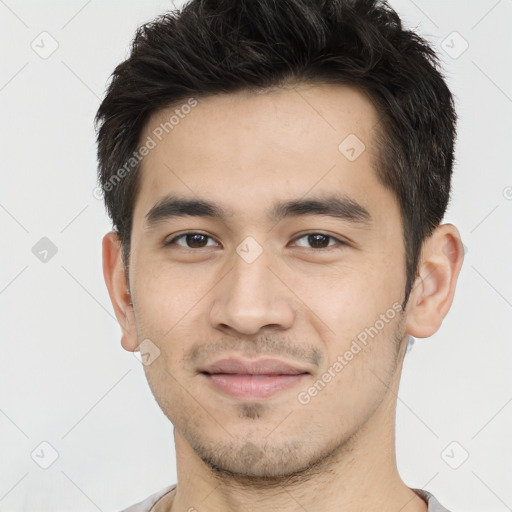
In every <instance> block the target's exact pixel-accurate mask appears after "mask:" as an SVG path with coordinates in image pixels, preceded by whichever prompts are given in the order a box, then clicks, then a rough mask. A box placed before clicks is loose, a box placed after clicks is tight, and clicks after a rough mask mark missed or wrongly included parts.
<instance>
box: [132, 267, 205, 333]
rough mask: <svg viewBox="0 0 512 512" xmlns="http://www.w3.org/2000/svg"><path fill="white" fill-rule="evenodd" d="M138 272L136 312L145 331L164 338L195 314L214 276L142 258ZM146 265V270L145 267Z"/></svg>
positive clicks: (142, 329) (136, 279)
mask: <svg viewBox="0 0 512 512" xmlns="http://www.w3.org/2000/svg"><path fill="white" fill-rule="evenodd" d="M138 268H139V269H140V270H141V271H139V272H138V274H137V275H136V276H135V286H136V288H137V314H138V322H139V325H140V326H141V331H142V333H143V334H144V333H146V334H148V335H149V334H150V333H151V334H152V335H153V336H156V337H158V338H163V339H165V338H166V337H168V336H172V334H173V333H174V331H175V330H176V329H178V328H179V326H180V324H182V323H186V321H187V319H188V318H190V317H191V316H193V314H194V308H196V307H198V306H199V307H200V304H201V299H202V298H204V297H205V295H207V293H208V290H209V289H210V288H211V287H212V284H213V276H211V275H210V276H208V275H206V274H205V273H204V272H202V273H201V272H191V271H190V270H189V271H186V272H185V271H184V269H183V266H180V267H178V266H177V265H172V264H170V263H169V262H162V261H159V262H150V261H148V262H147V263H146V264H144V263H143V262H142V261H141V262H140V263H139V267H138ZM142 269H143V270H142Z"/></svg>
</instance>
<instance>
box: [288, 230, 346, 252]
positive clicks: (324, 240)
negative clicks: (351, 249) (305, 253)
mask: <svg viewBox="0 0 512 512" xmlns="http://www.w3.org/2000/svg"><path fill="white" fill-rule="evenodd" d="M303 238H304V239H306V242H307V244H309V245H310V247H309V248H310V249H327V248H329V247H333V246H335V245H336V243H338V244H341V245H346V244H345V243H344V242H342V241H341V240H339V239H338V238H335V237H333V236H330V235H325V234H323V233H308V234H306V235H302V236H301V237H299V238H297V239H296V240H301V239H303ZM330 241H334V243H332V244H330V243H329V242H330ZM298 245H299V247H306V248H308V247H307V246H305V245H301V244H298Z"/></svg>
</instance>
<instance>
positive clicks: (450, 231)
mask: <svg viewBox="0 0 512 512" xmlns="http://www.w3.org/2000/svg"><path fill="white" fill-rule="evenodd" d="M463 259H464V248H463V245H462V241H461V238H460V234H459V231H458V229H457V228H456V227H455V226H453V225H452V224H442V225H441V226H438V227H437V228H436V229H435V230H434V232H433V233H432V235H431V236H430V237H429V238H428V239H427V240H425V242H424V244H423V248H422V252H421V257H420V263H419V268H418V275H417V278H416V281H415V283H414V287H413V290H412V291H411V297H410V300H409V304H410V306H409V308H408V313H407V321H406V331H407V333H408V334H409V335H411V336H414V337H415V338H427V337H429V336H432V335H433V334H434V333H435V332H436V331H437V330H438V329H439V328H440V327H441V324H442V322H443V319H444V317H445V316H446V314H447V313H448V311H449V310H450V307H451V304H452V302H453V297H454V295H455V288H456V285H457V278H458V276H459V272H460V269H461V267H462V263H463Z"/></svg>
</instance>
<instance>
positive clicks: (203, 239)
mask: <svg viewBox="0 0 512 512" xmlns="http://www.w3.org/2000/svg"><path fill="white" fill-rule="evenodd" d="M182 239H183V240H184V243H178V240H182ZM208 239H210V240H212V241H213V239H212V237H210V236H208V235H205V234H203V233H183V234H181V235H178V236H176V237H174V238H172V239H171V240H169V241H168V242H166V244H165V245H166V246H169V245H179V246H180V247H184V248H185V249H202V248H204V247H207V246H208V244H207V242H208ZM213 245H215V243H214V244H213ZM210 246H211V244H210Z"/></svg>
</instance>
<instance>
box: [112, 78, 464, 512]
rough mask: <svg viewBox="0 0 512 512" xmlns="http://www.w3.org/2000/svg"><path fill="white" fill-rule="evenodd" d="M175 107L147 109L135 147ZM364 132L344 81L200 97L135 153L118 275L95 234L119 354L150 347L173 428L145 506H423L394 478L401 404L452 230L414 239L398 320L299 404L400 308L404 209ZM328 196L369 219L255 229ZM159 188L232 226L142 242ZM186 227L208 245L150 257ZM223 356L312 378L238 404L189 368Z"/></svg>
mask: <svg viewBox="0 0 512 512" xmlns="http://www.w3.org/2000/svg"><path fill="white" fill-rule="evenodd" d="M174 108H175V107H173V108H172V109H167V110H163V111H159V112H157V113H155V114H154V115H153V116H152V117H151V118H150V120H149V121H148V123H147V125H146V128H145V131H144V133H143V134H142V135H141V141H142V140H145V139H146V137H147V136H148V135H151V133H152V130H153V129H154V128H155V127H157V126H158V125H159V124H160V123H161V122H163V121H165V120H167V119H168V118H169V116H170V115H171V113H172V111H173V110H174ZM377 124H378V116H377V112H376V110H375V109H374V107H373V105H372V103H371V101H370V100H369V99H368V98H367V96H365V95H364V94H363V93H361V92H359V91H357V90H355V89H353V88H350V87H346V86H335V85H316V86H312V85H306V84H301V85H300V86H296V87H294V88H291V87H290V88H281V89H277V90H273V91H266V92H265V93H260V94H256V93H250V92H237V93H234V94H223V95H218V96H215V97H208V98H203V99H201V101H200V102H199V105H198V106H196V107H195V108H194V109H193V110H192V111H191V113H190V114H188V115H187V116H185V117H184V118H183V119H181V120H180V122H179V124H178V125H177V126H175V127H174V129H173V130H172V131H170V132H169V134H168V135H167V136H165V137H164V138H163V139H162V141H161V142H159V143H158V144H157V146H156V147H155V148H154V149H152V150H151V151H150V152H149V154H148V155H147V156H146V157H145V159H144V162H143V174H142V180H141V189H140V191H139V194H138V196H137V199H136V204H135V209H134V222H133V230H132V247H131V260H130V266H129V276H128V277H129V280H128V279H127V276H126V275H125V272H124V269H123V262H122V259H121V252H120V244H119V240H118V239H117V236H116V235H115V233H113V232H111V233H108V234H107V235H105V237H104V239H103V266H104V276H105V281H106V284H107V288H108V291H109V294H110V298H111V300H112V304H113V307H114V310H115V313H116V316H117V319H118V321H119V324H120V326H121V329H122V339H121V343H122V346H123V347H124V348H125V349H126V350H128V351H135V350H137V349H138V346H139V344H140V343H141V342H142V341H143V340H145V339H150V340H151V342H152V343H154V344H155V345H156V346H157V347H158V348H159V350H160V356H159V357H157V358H156V359H155V360H154V361H153V362H152V363H151V364H149V365H147V366H144V370H145V372H146V376H147V379H148V382H149V385H150V387H151V390H152V392H153V393H154V396H155V398H156V400H157V402H158V404H159V405H160V407H161V409H162V411H163V412H164V414H165V415H166V416H167V417H168V418H169V420H170V421H171V422H172V423H173V425H174V440H175V446H176V457H177V473H178V486H177V490H176V491H175V492H173V493H171V494H170V495H168V496H166V497H165V498H164V499H163V500H161V501H160V502H159V504H158V505H157V508H156V510H157V511H171V510H172V511H173V512H177V511H188V510H190V509H191V507H194V508H195V509H196V510H198V511H200V512H207V511H226V512H228V511H229V512H231V511H233V512H234V511H242V510H247V509H250V510H251V511H255V512H259V511H268V510H280V511H299V510H300V511H303V510H307V511H308V512H315V511H322V512H326V511H333V512H334V511H339V510H343V511H345V512H356V511H363V510H364V511H366V512H368V511H377V510H379V511H380V510H382V504H383V503H385V504H386V505H385V508H386V510H389V511H396V512H399V511H400V512H420V511H421V512H425V511H426V510H427V504H426V503H425V502H424V501H423V499H421V498H420V497H419V496H417V495H416V494H415V493H414V492H413V491H412V490H411V489H410V488H409V487H407V486H406V485H405V483H404V482H403V481H402V480H401V478H400V475H399V473H398V471H397V466H396V456H395V443H394V436H395V411H396V400H397V392H398V386H399V381H400V375H401V370H402V362H403V357H404V354H405V348H406V342H407V339H408V337H409V335H411V336H414V337H417V338H424V337H428V336H431V335H433V334H434V333H435V332H436V331H437V330H438V329H439V327H440V326H441V323H442V320H443V318H444V317H445V315H446V314H447V313H448V310H449V309H450V306H451V304H452V300H453V297H454V293H455V287H456V281H457V277H458V275H459V271H460V268H461V266H462V260H463V250H462V243H461V240H460V235H459V232H458V230H457V228H456V227H455V226H453V225H451V224H443V225H441V226H439V227H438V228H437V229H436V230H435V231H434V233H433V234H432V236H431V237H430V238H429V239H427V240H426V241H425V243H424V245H423V249H422V253H421V259H420V266H419V270H418V277H417V279H416V281H415V284H414V288H413V291H412V293H411V296H410V298H409V302H408V304H407V308H406V310H405V311H402V312H400V313H399V314H396V315H395V316H394V318H392V319H389V318H388V322H386V323H385V325H384V327H383V328H382V329H380V330H379V332H378V334H377V335H375V336H374V337H373V338H371V339H370V341H369V342H368V345H367V346H366V347H365V349H364V350H361V351H360V352H359V353H357V354H356V355H354V356H353V358H352V359H351V360H350V361H348V362H347V364H346V365H344V366H343V369H342V370H341V371H338V372H337V373H336V376H335V377H334V378H332V379H331V381H330V382H329V383H328V384H327V385H326V386H325V387H324V388H323V389H322V390H321V391H320V392H318V393H317V394H316V396H314V397H312V398H311V400H310V401H309V403H307V404H303V403H300V401H299V400H298V398H297V397H298V394H299V393H300V392H301V391H304V390H308V388H310V387H311V386H312V384H313V383H314V382H315V381H317V380H318V379H319V378H321V377H322V375H324V374H325V373H326V372H328V369H329V367H332V365H333V363H334V362H335V361H336V360H337V357H338V356H339V355H343V354H345V353H346V351H347V350H349V348H350V346H351V343H352V341H353V340H354V339H356V336H357V335H358V334H359V333H361V332H362V331H364V329H365V328H367V327H369V326H373V325H374V324H375V323H376V320H378V319H379V315H381V314H385V315H386V312H387V311H389V309H390V308H392V305H393V304H394V303H398V304H401V303H402V301H403V299H404V289H405V279H406V276H405V247H404V243H403V238H402V237H403V235H402V224H401V219H400V211H399V205H398V202H397V200H396V198H395V197H394V195H393V194H392V192H391V191H390V190H388V189H386V188H384V187H383V186H382V185H381V184H380V182H379V181H378V180H377V177H376V174H375V171H374V168H373V166H374V165H377V156H376V149H375V148H374V146H373V142H372V141H373V136H374V130H375V129H376V126H377ZM351 133H355V134H356V135H357V137H359V139H361V140H362V141H363V142H364V144H365V146H366V149H365V151H363V152H362V153H361V155H360V156H359V157H358V158H357V159H355V160H354V161H350V160H349V159H347V158H346V157H345V156H344V155H343V154H342V153H341V152H340V151H339V150H338V146H339V144H340V143H341V142H342V141H343V139H344V138H345V137H346V136H347V135H348V134H351ZM333 191H340V192H343V193H345V194H346V195H348V196H349V197H351V198H352V199H354V200H355V201H357V202H358V203H360V204H361V205H363V206H364V207H365V208H366V209H367V210H368V211H369V212H370V214H371V216H372V219H373V221H372V224H371V225H364V226H361V225H355V224H353V223H349V222H348V221H346V220H343V219H337V218H332V217H327V216H324V215H310V216H296V217H290V218H287V219H283V220H281V221H279V222H277V223H276V222H271V221H269V220H268V219H267V217H266V213H267V210H268V209H269V208H270V205H271V204H273V202H275V201H281V200H285V199H296V198H303V197H305V198H307V197H309V196H311V195H313V194H314V195H317V194H321V193H332V192H333ZM168 193H173V194H180V195H183V196H186V197H188V198H195V199H198V198H202V199H207V200H210V201H215V202H217V203H219V204H221V205H222V206H223V207H225V208H226V209H228V210H230V211H231V212H232V213H233V215H232V216H231V217H229V218H228V219H227V220H226V222H222V221H219V220H216V219H209V218H201V217H192V216H188V217H182V218H176V219H173V220H168V221H163V222H161V223H159V224H157V225H156V226H155V227H153V229H146V227H145V215H146V214H147V212H148V211H149V210H150V208H151V207H152V206H153V205H154V204H155V203H157V201H158V200H160V199H161V198H162V197H163V196H165V195H166V194H168ZM189 231H192V232H197V231H199V232H201V233H203V234H205V235H207V236H208V237H211V238H204V239H202V241H201V244H202V245H201V244H200V245H196V246H193V247H192V248H189V249H187V248H186V240H185V238H181V239H180V241H179V242H178V243H179V244H181V245H178V243H175V244H174V245H171V246H168V247H163V242H164V241H168V240H171V239H172V238H173V237H174V236H178V235H179V234H183V233H186V232H189ZM319 232H320V233H323V234H326V235H328V236H331V237H334V238H335V239H340V240H342V241H346V242H347V245H340V244H338V243H337V242H336V240H334V239H329V238H327V239H322V240H321V244H323V246H321V247H320V248H318V246H316V248H315V246H312V245H311V241H310V240H309V239H308V237H307V236H304V235H305V234H315V233H319ZM248 236H251V237H253V238H254V239H255V240H256V241H257V242H258V243H259V245H260V246H261V248H262V249H263V252H262V253H261V255H260V256H259V257H258V258H257V259H256V260H255V261H253V262H252V263H247V262H246V261H245V260H244V259H243V258H242V257H240V256H239V254H238V253H237V252H236V248H237V246H238V245H239V244H240V243H241V242H242V240H244V239H245V238H246V237H248ZM327 245H329V247H328V248H322V247H325V246H327ZM189 247H190V246H189ZM194 251H195V252H194ZM128 283H129V290H128ZM129 292H130V293H131V300H132V301H133V305H131V304H130V293H129ZM388 316H390V315H389V314H388ZM232 355H245V356H247V357H254V356H256V355H258V356H267V355H268V356H270V357H277V358H280V359H282V360H285V361H288V362H291V363H292V364H296V365H300V366H301V367H302V368H306V369H307V371H309V372H310V374H309V375H307V376H306V378H305V379H303V380H302V382H301V383H300V384H299V385H297V386H295V387H293V388H291V389H288V390H285V391H281V392H279V393H277V394H275V395H273V396H271V397H270V398H267V399H263V400H259V401H255V400H252V401H251V400H241V399H235V398H232V397H229V396H226V395H224V394H222V393H220V392H219V391H216V390H215V389H214V388H213V387H211V386H210V385H209V384H208V383H207V382H205V378H204V376H202V375H200V374H199V373H198V368H199V367H200V366H201V365H202V364H206V363H211V362H213V361H214V360H216V359H218V358H220V357H224V356H232Z"/></svg>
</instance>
